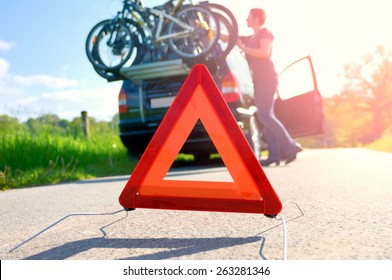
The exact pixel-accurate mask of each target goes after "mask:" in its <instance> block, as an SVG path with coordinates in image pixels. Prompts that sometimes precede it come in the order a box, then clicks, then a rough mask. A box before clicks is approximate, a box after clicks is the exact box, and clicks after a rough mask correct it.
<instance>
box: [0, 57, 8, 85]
mask: <svg viewBox="0 0 392 280" xmlns="http://www.w3.org/2000/svg"><path fill="white" fill-rule="evenodd" d="M9 68H10V64H9V63H8V61H6V60H5V59H2V58H0V83H1V80H4V79H5V78H6V76H8V69H9Z"/></svg>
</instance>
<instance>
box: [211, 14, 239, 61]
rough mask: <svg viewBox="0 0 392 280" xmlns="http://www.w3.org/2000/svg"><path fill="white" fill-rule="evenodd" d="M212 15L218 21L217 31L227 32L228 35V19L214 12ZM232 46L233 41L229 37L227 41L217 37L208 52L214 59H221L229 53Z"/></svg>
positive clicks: (229, 31) (229, 27)
mask: <svg viewBox="0 0 392 280" xmlns="http://www.w3.org/2000/svg"><path fill="white" fill-rule="evenodd" d="M214 15H215V17H216V19H217V20H218V22H219V32H220V33H221V34H224V35H226V34H228V36H230V34H231V25H230V23H229V21H228V20H227V19H226V18H225V17H224V16H222V15H221V14H215V13H214ZM229 38H231V37H229ZM234 46H235V42H232V41H230V39H229V41H225V40H222V39H218V42H217V44H216V46H215V48H214V49H213V50H212V51H211V52H210V54H211V56H212V58H213V60H214V61H216V60H218V61H222V60H224V59H225V58H226V56H227V55H228V54H229V53H230V51H231V50H232V49H233V47H234Z"/></svg>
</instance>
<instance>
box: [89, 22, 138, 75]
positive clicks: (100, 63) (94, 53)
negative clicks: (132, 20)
mask: <svg viewBox="0 0 392 280" xmlns="http://www.w3.org/2000/svg"><path fill="white" fill-rule="evenodd" d="M113 37H114V38H115V39H114V41H113ZM133 39H134V37H133V35H132V34H131V32H130V31H129V29H128V28H127V26H126V25H125V24H124V23H122V22H114V21H113V20H103V21H101V22H99V23H98V24H96V25H95V26H94V27H93V29H92V30H91V31H90V33H89V34H88V36H87V40H86V53H87V57H88V59H89V60H90V62H91V63H92V64H93V66H94V68H97V69H101V70H104V71H108V70H116V69H119V68H121V66H123V65H124V64H125V63H126V62H127V61H128V59H129V58H130V57H131V55H132V53H133V50H134V47H135V44H134V42H133Z"/></svg>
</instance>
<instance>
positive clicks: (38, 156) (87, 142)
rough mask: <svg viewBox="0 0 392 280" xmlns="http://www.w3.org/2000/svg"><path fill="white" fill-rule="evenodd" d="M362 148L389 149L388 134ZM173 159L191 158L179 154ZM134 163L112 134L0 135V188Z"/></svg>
mask: <svg viewBox="0 0 392 280" xmlns="http://www.w3.org/2000/svg"><path fill="white" fill-rule="evenodd" d="M366 147H367V148H369V149H373V150H378V151H386V152H392V136H391V135H387V136H384V137H383V138H381V139H379V140H377V141H375V142H373V143H371V144H369V145H367V146H366ZM177 160H180V161H181V160H182V161H189V160H193V157H192V156H189V155H179V156H178V157H177ZM136 163H137V161H136V160H133V161H130V160H128V158H127V156H126V149H125V147H124V146H123V144H122V143H121V141H120V139H119V137H118V136H117V135H116V134H113V133H112V134H107V133H105V134H102V135H95V136H94V137H93V138H92V139H85V138H80V137H78V138H73V137H69V136H61V135H56V134H55V135H52V134H49V133H40V134H39V135H38V136H33V135H31V134H29V133H27V132H17V133H15V134H12V135H9V134H8V135H5V136H0V190H7V189H14V188H21V187H31V186H37V185H48V184H55V183H60V182H67V181H76V180H83V179H89V178H96V177H105V176H115V175H130V174H131V173H132V170H133V169H134V167H135V165H136Z"/></svg>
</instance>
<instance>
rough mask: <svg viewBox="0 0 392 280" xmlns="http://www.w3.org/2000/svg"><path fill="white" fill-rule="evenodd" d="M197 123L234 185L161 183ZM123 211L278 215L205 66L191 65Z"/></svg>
mask: <svg viewBox="0 0 392 280" xmlns="http://www.w3.org/2000/svg"><path fill="white" fill-rule="evenodd" d="M199 119H200V121H201V122H202V124H203V125H204V127H205V129H206V131H207V133H208V134H209V136H210V138H211V141H212V142H213V143H214V145H215V147H216V149H217V151H218V153H219V154H220V156H221V158H222V160H223V162H224V163H225V165H226V168H227V170H228V171H229V173H230V175H231V177H232V178H233V182H215V181H213V182H206V181H180V180H167V179H164V178H165V176H166V174H167V172H168V171H169V169H170V167H171V165H172V163H173V162H174V160H175V158H176V156H177V155H178V153H179V152H180V150H181V148H182V146H183V144H184V143H185V141H186V140H187V138H188V136H189V134H190V133H191V131H192V129H193V127H194V126H195V124H196V122H197V121H198V120H199ZM119 201H120V204H121V205H122V206H123V207H124V208H130V209H132V208H158V209H176V210H200V211H220V212H242V213H262V214H272V215H273V214H278V213H279V212H280V211H281V210H282V203H281V201H280V200H279V197H278V195H277V194H276V193H275V191H274V189H273V188H272V186H271V184H270V182H269V181H268V179H267V177H266V175H265V174H264V171H263V170H262V168H261V165H260V163H259V162H258V160H257V159H256V157H255V156H254V154H253V151H252V149H251V147H250V146H249V144H248V142H247V140H246V139H245V136H244V134H243V133H242V131H241V129H240V128H239V126H238V124H237V121H236V120H235V118H234V116H233V115H232V113H231V111H230V109H229V107H228V106H227V104H226V102H225V100H224V99H223V97H222V94H221V93H220V91H219V89H218V88H217V86H216V84H215V82H214V80H213V78H212V77H211V74H210V73H209V72H208V70H207V68H206V67H205V66H204V65H196V66H195V67H194V68H193V69H192V71H191V72H190V74H189V76H188V78H187V79H186V81H185V82H184V84H183V86H182V88H181V90H180V92H179V93H178V94H177V97H176V98H175V100H174V101H173V104H172V105H171V107H170V108H169V110H168V111H167V113H166V115H165V117H164V118H163V120H162V122H161V124H160V125H159V127H158V129H157V131H156V132H155V134H154V136H153V138H152V140H151V142H150V143H149V145H148V147H147V149H146V150H145V152H144V154H143V156H142V157H141V159H140V161H139V162H138V164H137V166H136V167H135V169H134V171H133V173H132V175H131V177H130V178H129V180H128V182H127V184H126V185H125V187H124V189H123V191H122V193H121V195H120V198H119Z"/></svg>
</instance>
